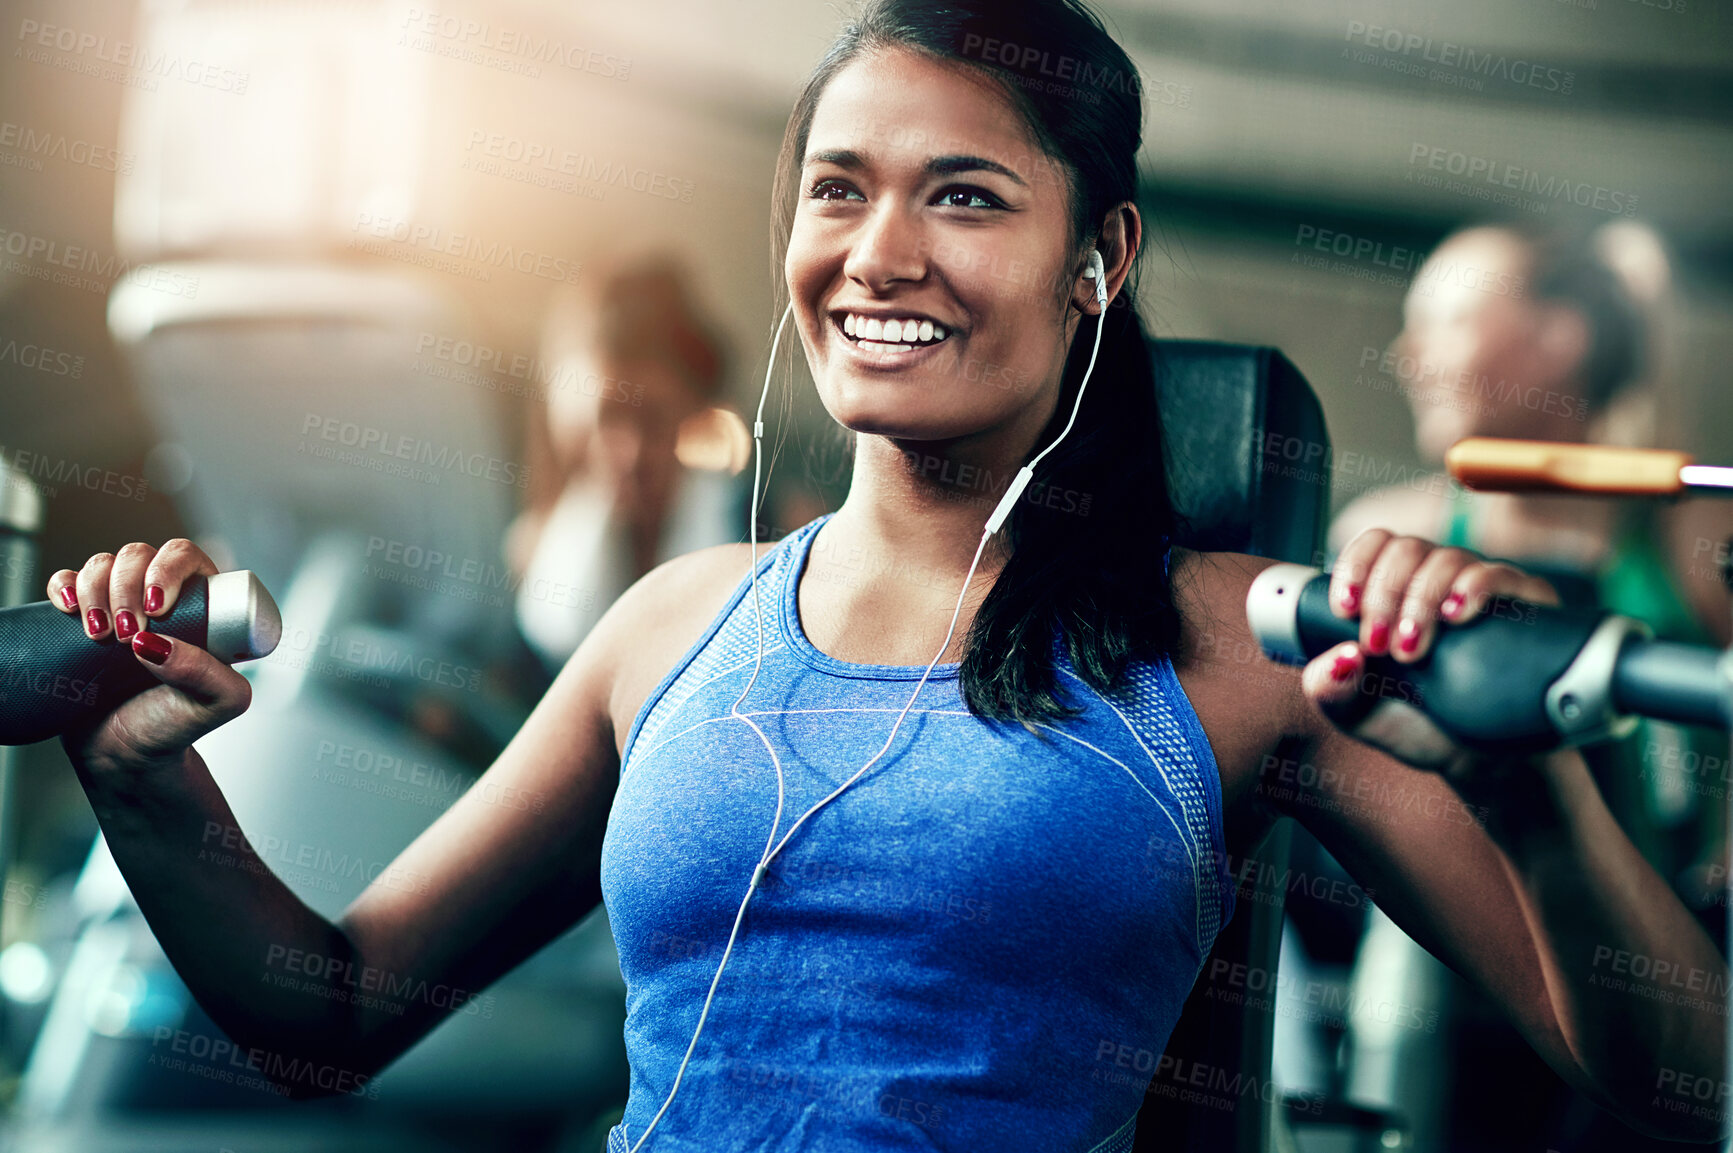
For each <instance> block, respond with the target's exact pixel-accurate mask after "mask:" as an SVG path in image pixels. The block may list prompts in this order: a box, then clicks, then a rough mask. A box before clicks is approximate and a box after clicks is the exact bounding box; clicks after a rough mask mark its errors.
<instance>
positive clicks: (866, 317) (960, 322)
mask: <svg viewBox="0 0 1733 1153" xmlns="http://www.w3.org/2000/svg"><path fill="white" fill-rule="evenodd" d="M799 196H800V200H799V205H798V208H797V210H796V213H795V219H794V227H793V231H792V234H791V236H790V239H789V247H788V256H787V260H786V262H785V265H784V271H785V273H786V275H787V277H788V284H789V289H790V291H791V293H792V295H793V301H794V319H795V321H796V323H797V324H798V327H799V332H800V338H801V341H802V343H803V344H804V345H805V349H806V357H807V362H808V364H809V365H810V366H811V368H812V372H813V376H814V379H815V380H816V382H817V385H818V391H819V395H820V397H821V398H822V400H823V402H824V405H825V408H826V409H827V410H828V411H829V412H830V414H831V415H832V416H833V417H834V418H835V419H836V420H837V421H839V422H840V423H842V424H843V425H844V426H846V427H848V428H850V429H854V430H855V431H857V432H864V433H870V434H877V435H882V436H888V437H896V438H906V439H910V440H941V439H948V438H952V437H958V436H963V435H967V434H971V433H977V432H981V431H983V430H988V429H993V428H1010V427H1015V426H1018V425H1023V426H1032V429H1031V431H1030V432H1029V434H1028V435H1029V437H1030V438H1031V439H1032V438H1033V436H1034V435H1036V434H1037V433H1038V432H1039V430H1040V428H1041V426H1042V424H1044V423H1045V420H1046V418H1047V416H1048V415H1049V414H1050V413H1051V411H1052V406H1053V403H1054V399H1055V398H1056V396H1057V392H1058V381H1059V376H1060V372H1061V370H1062V369H1063V367H1064V363H1065V353H1066V348H1067V346H1068V341H1067V339H1066V338H1067V335H1068V333H1067V329H1068V328H1069V329H1075V324H1074V323H1071V318H1074V317H1076V316H1078V315H1079V314H1078V313H1076V312H1075V310H1071V309H1069V308H1068V307H1067V304H1066V300H1067V299H1068V297H1069V294H1070V291H1071V288H1072V285H1073V282H1074V279H1075V277H1076V276H1077V275H1078V274H1079V273H1080V271H1081V267H1082V265H1081V260H1080V259H1078V257H1077V254H1074V253H1073V252H1072V251H1071V242H1070V237H1071V227H1070V220H1069V216H1068V210H1069V193H1068V190H1067V186H1066V182H1065V177H1064V173H1063V170H1062V169H1061V168H1060V167H1059V166H1058V165H1056V164H1055V163H1054V162H1053V161H1052V160H1051V159H1050V158H1048V157H1047V156H1045V155H1044V154H1043V153H1042V152H1041V150H1040V148H1039V146H1038V145H1037V144H1036V142H1035V141H1034V139H1033V137H1032V136H1031V135H1030V134H1029V132H1028V129H1027V127H1026V126H1025V125H1024V123H1023V121H1022V118H1021V117H1020V116H1019V115H1018V114H1017V113H1016V111H1015V110H1014V109H1013V107H1012V106H1011V104H1010V102H1009V101H1008V100H1007V99H1006V98H1005V96H1004V95H1003V93H1002V92H1001V91H999V90H998V88H997V87H996V86H995V85H993V84H992V83H991V82H989V81H987V80H985V79H983V78H981V77H979V76H978V75H976V74H974V73H971V72H969V71H968V70H966V69H963V68H961V67H959V66H954V65H948V64H944V63H941V62H939V61H937V60H934V59H932V58H930V57H927V56H924V55H921V54H918V53H915V52H912V51H907V50H902V49H892V50H886V51H878V52H871V53H868V54H866V55H864V56H862V57H860V58H858V59H856V60H855V61H854V62H852V63H851V64H849V65H847V66H846V67H845V68H844V69H843V70H842V71H840V72H839V73H838V74H837V75H836V76H835V77H833V78H832V79H831V81H830V83H829V85H828V86H827V87H826V88H825V90H824V94H823V95H822V97H821V98H820V100H819V103H818V106H817V108H816V109H815V111H814V114H813V120H812V129H811V133H810V135H809V138H808V141H807V146H806V155H805V156H804V158H802V159H801V172H800V189H799ZM1072 263H1076V264H1077V267H1076V268H1072V267H1070V265H1071V264H1072ZM911 322H912V323H911ZM890 325H895V328H894V329H892V330H891V331H890V332H887V331H884V329H886V328H887V327H889V326H890ZM929 326H930V327H929ZM893 334H894V335H893Z"/></svg>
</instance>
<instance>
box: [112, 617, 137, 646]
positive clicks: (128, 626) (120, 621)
mask: <svg viewBox="0 0 1733 1153" xmlns="http://www.w3.org/2000/svg"><path fill="white" fill-rule="evenodd" d="M137 631H138V618H137V617H135V616H133V615H132V610H131V609H121V610H120V611H119V612H117V613H115V614H114V635H115V636H117V637H119V638H120V639H121V640H123V641H124V640H127V639H129V638H130V637H131V636H132V634H133V633H136V632H137Z"/></svg>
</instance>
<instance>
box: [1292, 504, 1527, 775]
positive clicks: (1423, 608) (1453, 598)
mask: <svg viewBox="0 0 1733 1153" xmlns="http://www.w3.org/2000/svg"><path fill="white" fill-rule="evenodd" d="M1500 595H1503V596H1509V597H1513V598H1515V599H1517V600H1524V601H1531V602H1534V603H1537V604H1544V605H1557V604H1558V603H1559V596H1558V592H1557V590H1555V589H1554V588H1553V587H1552V585H1551V584H1549V583H1547V582H1546V581H1545V580H1543V579H1542V578H1540V577H1537V576H1535V575H1533V574H1532V573H1526V572H1523V571H1522V570H1521V569H1519V568H1516V567H1515V566H1513V565H1508V564H1503V563H1500V562H1497V561H1488V560H1485V559H1484V558H1482V557H1481V556H1479V555H1478V554H1476V553H1473V552H1470V551H1468V550H1467V549H1461V548H1447V547H1443V546H1440V545H1436V544H1433V543H1432V542H1431V541H1427V540H1422V539H1421V538H1419V537H1412V536H1396V535H1394V534H1392V533H1390V532H1387V531H1385V530H1384V529H1378V528H1371V529H1367V530H1365V531H1364V532H1362V533H1361V534H1360V535H1359V536H1356V537H1355V538H1354V539H1353V540H1351V541H1349V542H1348V544H1347V546H1346V547H1345V548H1343V549H1342V552H1341V555H1340V556H1339V557H1338V558H1337V560H1336V567H1335V570H1334V571H1333V573H1332V574H1331V579H1330V610H1331V611H1332V612H1334V613H1335V614H1336V615H1337V616H1339V617H1342V618H1343V619H1347V620H1351V619H1353V618H1354V617H1355V616H1358V617H1359V618H1360V639H1359V641H1358V642H1357V643H1356V642H1353V641H1346V642H1344V643H1342V644H1339V645H1336V646H1335V647H1334V648H1330V649H1326V650H1325V651H1324V652H1322V653H1319V654H1318V655H1317V656H1316V657H1315V658H1313V659H1312V661H1311V662H1310V663H1308V664H1307V665H1306V668H1305V671H1304V673H1303V674H1302V677H1301V685H1302V686H1303V688H1304V691H1305V693H1306V696H1307V697H1308V698H1310V699H1311V700H1312V702H1313V703H1314V704H1315V705H1316V706H1317V707H1318V708H1319V710H1320V711H1322V712H1323V714H1324V715H1325V716H1326V717H1328V718H1329V719H1330V720H1331V722H1332V723H1334V724H1335V725H1336V726H1337V727H1338V728H1341V729H1342V730H1344V731H1345V732H1348V733H1350V734H1352V735H1353V736H1354V737H1356V738H1358V739H1360V740H1362V741H1365V742H1366V743H1367V744H1370V745H1374V746H1376V747H1377V748H1380V749H1383V750H1384V751H1385V752H1387V753H1389V754H1390V755H1391V756H1393V757H1396V758H1397V759H1399V760H1402V761H1406V762H1408V763H1409V764H1411V765H1414V766H1415V767H1417V768H1423V769H1431V770H1434V771H1437V772H1441V773H1443V774H1444V775H1445V776H1446V778H1448V779H1452V780H1455V779H1457V778H1460V777H1462V776H1463V775H1464V774H1467V773H1470V772H1472V770H1473V768H1474V766H1475V765H1476V764H1477V763H1478V762H1479V760H1480V759H1481V758H1480V757H1478V756H1477V755H1475V754H1472V753H1470V752H1469V751H1468V750H1465V749H1463V748H1462V747H1461V746H1460V745H1458V744H1456V742H1454V741H1452V740H1451V739H1450V738H1449V737H1448V736H1446V735H1445V734H1444V732H1443V731H1442V730H1441V729H1439V728H1438V726H1437V725H1435V724H1433V723H1432V721H1431V720H1430V719H1429V718H1428V717H1427V716H1426V714H1424V713H1422V712H1421V711H1420V710H1419V709H1417V708H1415V707H1414V706H1412V705H1410V704H1407V703H1406V702H1404V701H1401V700H1397V699H1394V698H1392V697H1382V698H1381V696H1380V693H1379V685H1378V684H1376V683H1374V681H1376V678H1372V679H1371V680H1366V679H1365V678H1364V674H1365V672H1366V658H1367V656H1368V655H1370V656H1389V657H1390V658H1391V659H1393V660H1395V661H1396V662H1397V663H1398V664H1413V663H1414V662H1416V661H1418V660H1420V659H1421V658H1423V657H1424V656H1425V655H1426V653H1427V652H1428V651H1429V650H1430V649H1431V647H1432V642H1433V639H1434V638H1435V637H1436V636H1437V635H1438V630H1439V628H1440V627H1442V624H1441V622H1447V623H1449V624H1462V623H1465V622H1467V621H1471V620H1473V619H1474V618H1475V617H1477V616H1479V615H1480V613H1481V612H1483V611H1484V610H1485V609H1486V606H1487V605H1488V604H1490V603H1491V602H1492V599H1493V598H1494V597H1496V596H1500ZM1363 681H1364V683H1363Z"/></svg>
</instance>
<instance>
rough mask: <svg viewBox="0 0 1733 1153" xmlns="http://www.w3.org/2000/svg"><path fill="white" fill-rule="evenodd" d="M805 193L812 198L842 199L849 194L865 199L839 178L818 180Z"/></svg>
mask: <svg viewBox="0 0 1733 1153" xmlns="http://www.w3.org/2000/svg"><path fill="white" fill-rule="evenodd" d="M806 194H807V196H808V197H810V198H812V199H813V200H842V199H845V198H846V197H848V196H850V195H851V194H852V195H854V196H856V197H859V198H860V199H862V200H864V199H866V198H865V197H864V196H861V195H860V193H858V192H855V190H854V189H852V188H850V187H849V186H848V185H846V184H844V183H843V182H842V181H840V180H820V181H819V182H818V183H817V184H814V185H813V186H812V187H811V188H810V189H808V190H807V193H806Z"/></svg>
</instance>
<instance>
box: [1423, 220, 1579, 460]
mask: <svg viewBox="0 0 1733 1153" xmlns="http://www.w3.org/2000/svg"><path fill="white" fill-rule="evenodd" d="M1527 266H1528V254H1527V249H1526V248H1525V247H1524V243H1523V241H1521V240H1520V239H1518V238H1516V237H1514V236H1511V235H1509V234H1508V233H1504V232H1500V231H1498V230H1497V229H1475V230H1472V231H1469V232H1464V233H1460V234H1458V235H1456V236H1454V237H1452V238H1451V239H1449V240H1447V241H1445V242H1444V243H1443V244H1441V245H1439V247H1438V248H1437V249H1436V250H1435V251H1434V252H1433V253H1432V255H1431V256H1430V257H1428V258H1427V260H1426V263H1425V265H1424V266H1422V268H1421V269H1420V272H1419V273H1418V275H1416V276H1415V278H1414V284H1413V287H1411V288H1410V289H1409V292H1408V296H1407V299H1406V300H1405V301H1404V302H1403V310H1402V311H1403V325H1402V332H1401V334H1400V335H1399V336H1398V337H1397V338H1396V340H1395V341H1394V343H1393V344H1392V345H1391V349H1390V351H1391V352H1392V353H1393V354H1394V355H1395V356H1396V358H1397V360H1396V365H1395V367H1396V368H1397V375H1398V379H1399V380H1400V381H1401V383H1402V385H1403V391H1404V392H1405V394H1406V395H1407V397H1408V401H1409V404H1410V406H1411V407H1412V409H1413V411H1414V428H1415V441H1416V443H1417V445H1418V447H1419V449H1420V451H1421V454H1422V455H1423V456H1425V457H1427V458H1428V459H1431V460H1441V459H1443V456H1444V452H1445V450H1446V449H1448V448H1449V447H1450V446H1451V445H1452V444H1455V443H1456V442H1457V441H1458V440H1461V439H1462V438H1463V437H1468V436H1514V437H1534V438H1537V439H1553V438H1555V436H1556V430H1555V429H1554V428H1553V424H1554V422H1555V418H1557V417H1558V416H1559V415H1560V414H1564V415H1565V416H1566V417H1567V418H1568V417H1569V416H1570V415H1571V414H1573V413H1575V412H1577V411H1578V410H1579V409H1580V406H1581V402H1580V400H1578V399H1577V398H1576V395H1575V390H1574V387H1573V386H1572V384H1571V377H1572V374H1573V373H1574V371H1575V367H1576V366H1575V360H1576V359H1578V358H1577V357H1575V356H1574V354H1573V355H1571V356H1564V357H1561V356H1560V355H1558V354H1557V353H1556V352H1554V351H1553V350H1551V349H1550V348H1549V347H1548V346H1547V341H1546V339H1545V323H1544V321H1545V316H1544V314H1543V312H1542V310H1541V309H1539V308H1537V307H1536V305H1535V302H1534V299H1533V297H1532V294H1531V293H1530V291H1529V286H1528V283H1527V279H1526V276H1527Z"/></svg>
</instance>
